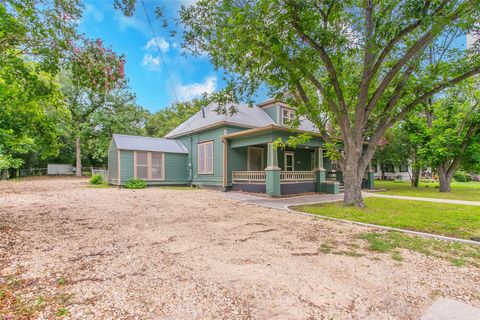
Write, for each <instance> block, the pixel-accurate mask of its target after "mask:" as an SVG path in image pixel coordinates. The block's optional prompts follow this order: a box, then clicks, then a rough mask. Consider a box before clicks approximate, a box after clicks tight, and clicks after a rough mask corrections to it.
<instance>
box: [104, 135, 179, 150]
mask: <svg viewBox="0 0 480 320" xmlns="http://www.w3.org/2000/svg"><path fill="white" fill-rule="evenodd" d="M113 140H114V141H115V145H116V146H117V148H118V149H122V150H139V151H154V152H168V153H188V150H187V148H185V146H184V145H183V143H182V142H180V141H178V140H171V139H164V138H150V137H139V136H129V135H125V134H114V135H113Z"/></svg>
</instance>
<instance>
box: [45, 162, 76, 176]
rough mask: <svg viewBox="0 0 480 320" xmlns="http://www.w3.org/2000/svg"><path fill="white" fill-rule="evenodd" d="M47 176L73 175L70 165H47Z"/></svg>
mask: <svg viewBox="0 0 480 320" xmlns="http://www.w3.org/2000/svg"><path fill="white" fill-rule="evenodd" d="M47 174H48V175H57V174H61V175H68V174H73V166H72V165H71V164H57V163H49V164H48V165H47Z"/></svg>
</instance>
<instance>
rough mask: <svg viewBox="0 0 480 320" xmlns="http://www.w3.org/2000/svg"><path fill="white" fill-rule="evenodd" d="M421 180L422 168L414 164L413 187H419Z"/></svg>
mask: <svg viewBox="0 0 480 320" xmlns="http://www.w3.org/2000/svg"><path fill="white" fill-rule="evenodd" d="M419 182H420V168H417V167H416V166H413V168H412V187H413V188H418V184H419Z"/></svg>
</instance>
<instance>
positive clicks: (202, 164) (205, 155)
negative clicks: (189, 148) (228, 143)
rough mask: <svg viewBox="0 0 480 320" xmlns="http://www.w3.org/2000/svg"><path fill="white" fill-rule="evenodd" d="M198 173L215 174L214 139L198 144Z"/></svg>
mask: <svg viewBox="0 0 480 320" xmlns="http://www.w3.org/2000/svg"><path fill="white" fill-rule="evenodd" d="M198 174H213V141H208V142H202V143H199V144H198Z"/></svg>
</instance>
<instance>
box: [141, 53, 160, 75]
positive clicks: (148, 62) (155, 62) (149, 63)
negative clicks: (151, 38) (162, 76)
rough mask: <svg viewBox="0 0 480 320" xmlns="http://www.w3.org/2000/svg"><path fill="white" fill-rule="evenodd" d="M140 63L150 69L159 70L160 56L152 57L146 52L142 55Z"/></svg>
mask: <svg viewBox="0 0 480 320" xmlns="http://www.w3.org/2000/svg"><path fill="white" fill-rule="evenodd" d="M142 65H143V66H144V67H146V68H147V69H148V70H150V71H160V57H158V56H157V57H154V56H152V55H151V54H150V53H147V54H146V55H145V56H144V57H143V61H142Z"/></svg>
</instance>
